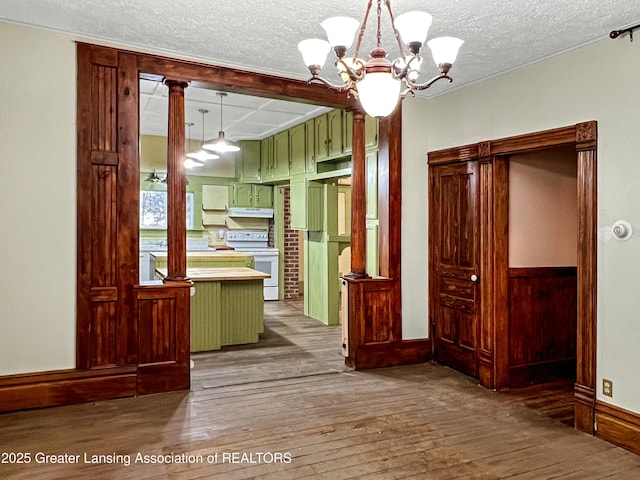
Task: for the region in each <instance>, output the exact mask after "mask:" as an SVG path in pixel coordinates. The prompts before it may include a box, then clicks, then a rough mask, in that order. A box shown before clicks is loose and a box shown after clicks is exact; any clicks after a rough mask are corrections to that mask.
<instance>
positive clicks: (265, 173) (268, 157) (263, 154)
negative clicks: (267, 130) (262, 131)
mask: <svg viewBox="0 0 640 480" xmlns="http://www.w3.org/2000/svg"><path fill="white" fill-rule="evenodd" d="M260 171H261V173H262V175H261V178H260V180H261V181H263V182H264V181H269V180H271V179H273V137H268V138H265V139H264V140H261V141H260Z"/></svg>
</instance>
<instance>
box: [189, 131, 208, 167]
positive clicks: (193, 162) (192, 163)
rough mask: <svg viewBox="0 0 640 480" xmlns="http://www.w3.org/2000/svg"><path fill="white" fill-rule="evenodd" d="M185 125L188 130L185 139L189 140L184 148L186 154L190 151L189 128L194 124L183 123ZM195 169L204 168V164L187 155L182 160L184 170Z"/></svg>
mask: <svg viewBox="0 0 640 480" xmlns="http://www.w3.org/2000/svg"><path fill="white" fill-rule="evenodd" d="M185 125H186V126H187V129H188V134H187V139H188V140H189V143H188V145H187V146H186V148H185V151H187V152H188V151H189V150H191V127H192V126H193V125H195V123H193V122H187V123H185ZM185 143H186V142H185ZM205 153H206V152H205ZM196 167H204V162H201V161H200V160H196V159H194V158H191V157H189V154H187V156H186V158H185V159H184V168H187V169H189V168H196Z"/></svg>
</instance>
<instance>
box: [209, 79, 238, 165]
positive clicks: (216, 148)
mask: <svg viewBox="0 0 640 480" xmlns="http://www.w3.org/2000/svg"><path fill="white" fill-rule="evenodd" d="M216 95H218V96H219V97H220V131H219V132H218V138H216V139H215V140H213V141H211V142H208V143H206V144H204V145H202V148H204V149H205V150H211V151H213V152H217V153H228V152H237V151H239V150H240V147H239V146H238V145H237V144H236V143H235V142H232V141H231V140H227V139H226V138H224V131H223V129H222V99H223V98H224V97H226V96H227V94H226V93H225V92H216Z"/></svg>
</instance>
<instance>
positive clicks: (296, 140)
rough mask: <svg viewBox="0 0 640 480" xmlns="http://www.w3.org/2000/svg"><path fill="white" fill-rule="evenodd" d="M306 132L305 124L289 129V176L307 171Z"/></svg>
mask: <svg viewBox="0 0 640 480" xmlns="http://www.w3.org/2000/svg"><path fill="white" fill-rule="evenodd" d="M306 131H307V127H306V124H305V123H301V124H300V125H296V126H295V127H292V128H290V129H289V174H290V175H291V176H293V175H300V174H302V173H305V172H306V171H307V136H306Z"/></svg>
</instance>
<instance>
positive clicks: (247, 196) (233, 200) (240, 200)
mask: <svg viewBox="0 0 640 480" xmlns="http://www.w3.org/2000/svg"><path fill="white" fill-rule="evenodd" d="M229 188H230V190H229V204H230V205H229V206H231V207H252V206H253V204H252V200H253V198H252V196H253V185H250V184H248V183H232V184H231V185H230V186H229Z"/></svg>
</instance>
